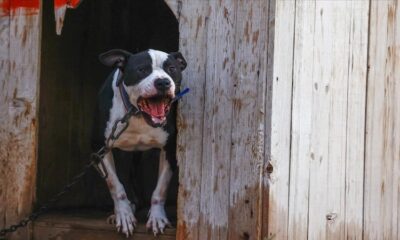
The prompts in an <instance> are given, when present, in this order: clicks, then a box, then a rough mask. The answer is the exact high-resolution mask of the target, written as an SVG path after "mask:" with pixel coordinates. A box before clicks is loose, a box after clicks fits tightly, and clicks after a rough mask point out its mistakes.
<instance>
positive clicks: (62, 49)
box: [37, 0, 179, 222]
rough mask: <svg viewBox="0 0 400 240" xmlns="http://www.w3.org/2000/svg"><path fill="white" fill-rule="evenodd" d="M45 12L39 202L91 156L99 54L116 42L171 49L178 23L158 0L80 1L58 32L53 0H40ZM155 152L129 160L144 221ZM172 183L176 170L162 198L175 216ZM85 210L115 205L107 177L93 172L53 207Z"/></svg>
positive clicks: (104, 71) (101, 76)
mask: <svg viewBox="0 0 400 240" xmlns="http://www.w3.org/2000/svg"><path fill="white" fill-rule="evenodd" d="M42 19H43V21H42V56H41V82H40V105H39V106H40V108H39V116H40V120H39V159H38V176H37V204H38V205H39V204H41V203H44V202H45V201H46V200H47V199H49V198H50V197H51V196H52V195H53V194H55V193H56V192H58V191H59V190H60V189H61V188H62V187H63V185H65V184H66V183H67V182H68V181H69V180H71V178H72V177H73V176H74V175H75V174H76V173H78V172H79V171H80V170H81V168H82V167H83V166H84V165H85V164H86V163H87V161H88V158H89V155H90V152H91V147H90V136H91V129H92V128H91V124H92V121H93V112H94V109H95V103H96V96H97V92H98V90H99V88H100V87H101V85H102V83H103V81H104V80H105V78H106V77H107V75H108V74H109V73H110V72H111V70H112V69H108V68H107V67H105V66H103V65H101V64H100V62H99V61H98V58H97V56H98V55H99V54H100V53H102V52H105V51H107V50H110V49H113V48H121V49H125V50H128V51H130V52H132V53H136V52H139V51H143V50H146V49H149V48H153V49H157V50H162V51H165V52H174V51H177V50H178V45H179V42H178V41H179V30H178V22H177V20H176V18H175V16H174V14H173V13H172V11H171V10H170V9H169V8H168V6H167V4H166V3H165V2H164V1H163V0H83V2H82V3H81V5H80V6H79V7H78V8H77V9H76V10H69V11H67V15H66V18H65V22H64V27H63V31H62V35H61V36H57V35H56V33H55V21H54V12H53V1H43V18H42ZM157 154H158V153H157V151H149V152H145V153H143V154H135V156H134V158H135V159H133V161H132V164H130V165H129V168H130V171H131V172H130V174H131V175H132V176H134V180H133V181H132V182H133V185H134V186H132V187H134V188H135V190H136V193H137V201H138V204H139V206H138V207H139V211H138V213H137V214H136V215H137V217H138V218H139V220H142V221H143V220H145V217H146V214H147V210H146V208H148V207H149V203H150V198H151V194H152V191H153V190H154V187H155V185H156V181H157V174H158V157H157ZM116 164H117V165H118V164H125V163H118V161H117V163H116ZM120 167H122V168H125V166H124V165H120ZM117 168H118V166H117ZM177 186H178V180H177V171H176V172H175V174H174V177H173V179H172V181H171V184H170V188H169V194H168V200H167V204H166V205H167V206H168V207H167V212H168V216H169V218H170V220H171V221H172V222H174V221H176V201H177ZM88 209H89V210H95V211H105V212H109V213H111V211H112V201H111V198H110V196H109V193H108V190H107V187H106V184H105V182H104V181H103V180H102V179H100V177H99V176H98V174H97V173H96V172H95V171H93V172H92V173H91V174H89V176H87V178H85V180H84V181H83V182H81V183H79V185H78V186H76V187H74V189H73V190H72V192H71V193H70V194H67V196H65V197H64V198H63V199H62V200H61V201H60V202H58V203H57V205H56V206H55V210H57V211H66V212H71V211H75V210H79V211H80V212H82V211H86V210H88ZM168 209H169V210H168Z"/></svg>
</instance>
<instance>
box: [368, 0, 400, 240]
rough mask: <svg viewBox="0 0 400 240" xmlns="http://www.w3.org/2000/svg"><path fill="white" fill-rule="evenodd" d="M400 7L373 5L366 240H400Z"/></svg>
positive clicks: (385, 3) (399, 3)
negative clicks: (367, 239)
mask: <svg viewBox="0 0 400 240" xmlns="http://www.w3.org/2000/svg"><path fill="white" fill-rule="evenodd" d="M399 7H400V1H398V0H393V1H383V2H378V1H371V15H370V18H371V19H370V42H369V67H370V71H369V75H368V96H367V123H366V133H367V134H366V151H365V184H364V186H365V198H364V216H365V218H364V232H365V233H364V236H365V238H369V239H399V238H400V235H399V224H400V212H399V211H400V204H399V202H400V196H399V191H400V190H399V189H400V163H399V158H400V138H399V136H400V104H399V103H400V96H399V92H400V69H399V66H400V31H399V28H400V9H399Z"/></svg>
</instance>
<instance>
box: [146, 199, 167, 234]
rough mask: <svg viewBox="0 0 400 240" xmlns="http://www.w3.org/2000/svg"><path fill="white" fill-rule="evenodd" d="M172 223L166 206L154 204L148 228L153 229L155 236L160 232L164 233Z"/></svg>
mask: <svg viewBox="0 0 400 240" xmlns="http://www.w3.org/2000/svg"><path fill="white" fill-rule="evenodd" d="M170 225H171V224H170V222H169V221H168V219H167V216H166V214H165V210H164V206H162V205H152V206H151V209H150V214H149V220H148V221H147V224H146V227H147V229H149V230H152V231H153V233H154V236H157V235H158V234H164V230H165V228H166V227H167V226H170Z"/></svg>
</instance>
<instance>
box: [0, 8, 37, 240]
mask: <svg viewBox="0 0 400 240" xmlns="http://www.w3.org/2000/svg"><path fill="white" fill-rule="evenodd" d="M26 4H28V3H26ZM28 5H29V6H28ZM28 5H27V6H25V2H24V3H21V4H19V2H17V1H16V2H13V3H12V4H11V3H10V4H9V5H8V7H9V9H8V14H9V20H3V19H2V20H1V21H2V22H3V24H4V22H7V21H9V29H8V30H7V29H6V27H5V28H3V31H2V32H1V33H0V34H1V35H4V34H8V39H9V40H7V36H5V37H4V36H3V37H1V38H2V39H5V42H4V44H5V46H4V47H6V48H7V45H8V50H2V52H1V54H5V53H8V54H7V56H2V57H1V59H3V60H4V62H5V64H4V65H2V68H6V69H5V72H4V75H3V74H2V76H1V77H2V80H1V82H2V86H1V89H0V91H1V96H2V99H1V102H0V105H1V114H0V116H1V123H2V124H1V126H0V128H1V130H0V132H1V138H2V140H1V142H2V145H4V146H3V148H4V149H2V152H4V153H5V154H2V155H1V158H0V162H1V165H2V166H3V167H2V168H4V172H5V174H4V175H2V176H3V178H5V180H3V181H4V182H3V183H2V184H4V185H2V186H0V189H2V192H3V193H4V196H3V200H4V201H3V202H2V204H0V208H2V209H4V208H5V211H4V210H3V211H4V212H5V215H3V216H2V218H3V219H5V224H6V225H10V224H14V223H15V222H16V221H18V220H20V219H21V218H23V217H25V216H26V214H28V213H29V212H30V210H31V208H32V202H33V199H34V193H35V185H34V184H35V181H36V179H35V178H36V142H37V128H36V122H37V116H36V104H37V96H38V84H39V65H40V64H39V48H40V41H39V39H40V36H39V34H40V14H39V1H38V0H37V1H36V0H35V1H31V2H29V4H28ZM3 24H2V25H3ZM4 25H5V24H4ZM4 25H3V26H4ZM7 58H8V60H5V59H7ZM7 61H9V63H6V62H7ZM2 72H3V70H2ZM7 73H8V74H7ZM3 150H4V151H3ZM4 176H6V177H4ZM11 238H12V239H28V231H27V229H26V228H25V229H22V230H20V231H18V232H16V233H15V234H13V235H12V236H11Z"/></svg>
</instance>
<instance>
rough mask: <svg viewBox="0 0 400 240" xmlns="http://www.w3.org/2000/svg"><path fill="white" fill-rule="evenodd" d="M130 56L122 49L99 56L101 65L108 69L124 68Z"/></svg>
mask: <svg viewBox="0 0 400 240" xmlns="http://www.w3.org/2000/svg"><path fill="white" fill-rule="evenodd" d="M131 55H132V54H131V53H130V52H128V51H125V50H122V49H113V50H110V51H108V52H105V53H102V54H100V55H99V60H100V62H101V63H103V64H104V65H106V66H108V67H118V68H124V67H125V65H126V63H127V62H128V59H129V56H131Z"/></svg>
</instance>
